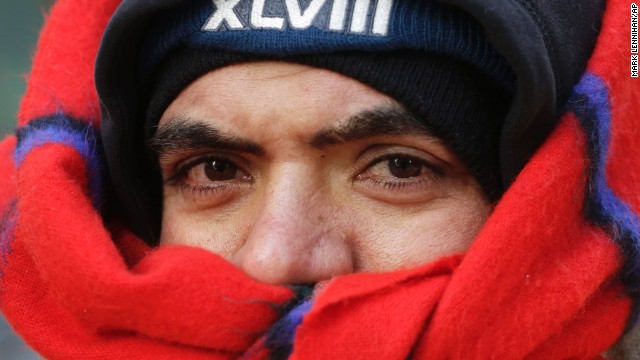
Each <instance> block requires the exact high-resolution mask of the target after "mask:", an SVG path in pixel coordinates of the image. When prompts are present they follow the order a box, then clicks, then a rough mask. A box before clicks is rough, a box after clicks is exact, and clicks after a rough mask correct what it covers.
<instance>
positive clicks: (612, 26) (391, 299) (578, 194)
mask: <svg viewBox="0 0 640 360" xmlns="http://www.w3.org/2000/svg"><path fill="white" fill-rule="evenodd" d="M629 4H630V3H629V2H628V1H623V0H611V1H609V2H608V4H607V11H606V14H605V18H604V23H603V27H602V32H601V35H600V39H599V41H598V44H597V47H596V50H595V53H594V54H593V57H592V58H591V60H590V62H589V65H588V68H587V70H586V72H585V74H584V75H583V77H582V79H581V80H580V82H579V83H578V84H576V86H575V88H574V92H573V95H572V97H571V99H570V100H569V101H568V103H567V106H566V107H565V108H564V109H563V115H562V119H561V121H560V124H559V125H558V127H557V128H556V129H555V131H554V132H553V133H552V134H551V136H550V137H549V138H548V139H547V141H546V142H545V143H544V145H543V146H542V147H541V148H540V149H539V151H538V152H537V153H536V155H535V156H534V157H533V158H532V160H531V161H530V162H529V163H528V164H527V166H526V167H525V168H524V170H523V171H522V172H521V174H520V175H519V176H518V178H517V179H516V181H515V182H514V184H513V185H512V186H511V187H510V188H509V189H508V191H507V192H506V193H505V194H504V196H503V198H502V199H501V200H500V202H499V203H497V205H496V207H495V209H494V211H493V214H492V215H491V216H490V218H489V219H488V220H487V222H486V224H485V226H484V228H483V229H482V230H481V232H480V233H479V235H478V236H477V238H476V240H475V242H474V243H473V245H472V246H471V248H470V249H469V250H468V251H467V252H465V253H464V254H455V255H452V256H450V257H446V258H442V259H439V260H438V261H435V262H433V263H429V264H425V265H422V266H419V267H416V268H411V269H400V270H398V271H393V272H387V273H358V274H351V275H346V276H341V277H337V278H334V279H331V280H328V281H326V282H324V283H322V284H319V285H318V286H316V289H315V291H309V290H308V289H304V288H293V287H284V286H273V285H266V284H262V283H259V282H257V281H255V280H252V279H250V278H249V277H248V276H247V275H245V274H244V273H242V271H240V270H239V269H237V268H235V267H234V266H232V265H231V264H229V263H228V262H226V261H225V260H223V259H222V258H220V257H219V256H217V255H215V254H212V253H210V252H207V251H205V250H202V249H197V248H191V247H182V246H169V247H160V248H149V247H148V246H147V245H145V243H144V242H142V241H141V240H140V239H138V238H137V237H136V236H135V235H133V234H132V233H131V232H130V231H129V230H128V229H127V228H126V226H125V225H124V224H123V223H122V221H120V220H119V217H118V214H117V211H114V210H113V208H114V207H113V206H112V204H110V199H111V195H110V188H109V184H108V182H107V181H106V179H107V174H105V167H104V162H103V159H102V153H101V146H100V138H99V136H98V135H97V134H98V133H99V131H98V127H99V122H100V112H99V103H98V99H97V95H96V93H95V87H94V85H93V63H94V60H95V55H96V52H97V49H98V46H99V43H100V39H101V35H102V33H103V31H104V29H105V27H106V25H107V22H108V20H109V18H110V16H111V14H112V13H113V12H114V10H115V8H116V7H117V6H118V1H117V0H60V1H59V2H58V3H57V4H56V5H55V6H54V9H53V10H52V13H51V15H50V16H49V18H48V21H47V25H46V26H45V28H44V30H43V32H42V35H41V39H40V42H39V44H38V49H37V53H36V56H35V59H34V65H33V70H32V73H31V75H30V78H29V83H28V89H27V93H26V95H25V97H24V99H23V102H22V105H21V110H20V114H19V124H18V131H17V134H16V136H12V137H8V138H6V139H5V140H4V141H3V142H1V143H0V309H1V310H2V312H3V313H4V315H5V316H6V317H7V319H8V321H9V322H10V323H11V324H12V326H13V327H14V329H15V330H16V331H17V332H18V333H19V334H20V335H21V336H22V337H23V338H24V339H25V341H26V342H27V344H28V345H30V346H31V347H33V348H34V349H35V350H36V351H38V352H39V353H40V354H41V355H42V356H44V357H46V358H48V359H103V358H104V359H176V358H181V359H183V358H184V359H237V358H246V359H269V358H271V359H276V358H278V359H280V358H281V359H284V358H290V359H305V360H306V359H409V358H411V359H489V358H496V359H524V358H526V359H570V358H571V359H595V358H601V357H602V354H603V353H604V352H605V351H606V350H607V349H608V348H609V347H611V346H612V345H613V344H614V343H615V342H616V341H617V340H618V339H619V338H620V336H621V335H622V334H623V332H624V331H625V329H627V328H628V327H629V326H630V325H632V324H633V323H634V320H635V314H636V313H637V309H638V300H639V299H640V286H639V285H640V281H639V278H640V256H639V250H638V249H639V248H640V247H639V246H638V244H639V239H640V230H639V229H640V226H638V224H640V222H639V221H638V215H637V214H639V213H640V196H638V194H639V188H640V166H639V165H640V145H639V144H638V142H637V136H638V135H637V133H638V129H639V128H640V127H639V125H640V124H639V122H640V118H639V117H638V115H637V111H638V109H640V82H639V81H637V79H631V78H629V73H628V68H629V56H628V55H629V54H627V53H626V52H625V51H626V50H625V49H627V47H628V45H629V44H628V43H629V41H628V40H629V35H628V34H629V32H628V31H627V30H628V29H629ZM71 19H73V20H71ZM418 240H419V239H417V241H418Z"/></svg>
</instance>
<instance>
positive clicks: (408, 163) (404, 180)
mask: <svg viewBox="0 0 640 360" xmlns="http://www.w3.org/2000/svg"><path fill="white" fill-rule="evenodd" d="M417 153H419V152H418V151H396V152H390V153H383V154H373V155H371V157H372V159H371V160H368V162H367V163H366V164H367V165H366V166H365V167H364V170H363V171H361V172H360V173H359V174H358V175H357V177H356V182H357V183H358V185H359V186H360V187H361V188H363V189H364V190H365V191H367V192H368V194H370V195H371V196H372V197H374V198H378V199H380V200H383V201H387V202H413V201H419V200H421V199H423V198H424V196H426V195H428V194H431V193H432V192H433V191H432V190H433V189H434V187H435V185H436V184H437V182H438V180H440V179H442V178H443V177H445V176H446V173H445V171H444V169H443V167H442V166H441V165H440V164H437V161H436V160H434V159H433V158H432V157H430V156H427V155H426V154H425V155H423V154H417Z"/></svg>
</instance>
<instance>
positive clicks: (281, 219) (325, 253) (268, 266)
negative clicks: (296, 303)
mask: <svg viewBox="0 0 640 360" xmlns="http://www.w3.org/2000/svg"><path fill="white" fill-rule="evenodd" d="M300 178H301V177H300V176H284V178H283V179H279V180H276V181H274V182H273V183H272V184H270V185H269V186H267V190H266V192H265V196H264V198H263V199H262V201H261V205H260V206H259V210H258V215H257V221H256V222H255V223H254V224H253V226H252V228H251V230H250V232H249V234H248V236H247V239H246V241H245V243H244V245H243V247H242V248H241V249H240V251H239V252H238V253H237V254H236V258H235V261H234V262H235V263H236V264H237V265H239V266H240V268H241V269H242V270H243V271H244V272H245V273H247V274H248V275H249V276H251V277H253V278H254V279H256V280H259V281H262V282H264V283H268V284H277V285H291V284H310V283H317V282H319V281H321V280H326V279H329V278H332V277H334V276H337V275H343V274H347V273H351V272H353V270H354V264H353V259H352V258H353V257H352V249H351V245H350V241H349V237H350V236H349V229H348V227H347V226H343V225H341V223H342V222H341V221H339V217H340V216H339V212H340V211H339V210H336V204H333V203H332V200H331V198H332V197H331V196H328V194H326V193H324V192H323V191H321V190H318V186H315V185H317V184H314V183H313V182H307V183H304V182H301V181H295V180H294V179H300Z"/></svg>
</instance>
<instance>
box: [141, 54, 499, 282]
mask: <svg viewBox="0 0 640 360" xmlns="http://www.w3.org/2000/svg"><path fill="white" fill-rule="evenodd" d="M152 144H153V146H154V147H155V148H156V149H157V150H158V151H159V154H160V164H161V168H162V173H163V178H164V209H163V217H162V235H161V239H160V244H161V245H172V244H184V245H191V246H197V247H201V248H204V249H207V250H210V251H212V252H214V253H217V254H220V255H221V256H223V257H224V258H226V259H227V260H229V261H230V262H232V263H234V264H235V265H237V266H238V267H240V268H241V269H242V270H244V271H245V272H246V273H247V274H248V275H250V276H252V277H253V278H255V279H257V280H260V281H263V282H266V283H272V284H308V283H316V282H319V281H321V280H325V279H329V278H331V277H334V276H337V275H342V274H348V273H353V272H362V271H369V272H371V271H373V272H378V271H389V270H394V269H399V268H407V267H413V266H416V265H419V264H423V263H426V262H429V261H431V260H435V259H437V258H439V257H442V256H444V255H450V254H454V253H458V252H462V251H464V250H466V249H467V248H468V247H469V246H470V244H471V242H472V241H473V239H474V237H475V235H476V233H477V231H478V230H479V229H480V227H481V226H482V225H483V223H484V221H485V219H486V218H487V216H488V214H489V212H490V210H491V205H490V204H489V203H488V201H487V200H486V198H485V196H484V194H483V192H482V190H481V189H480V186H479V185H478V183H477V182H476V180H475V179H474V178H473V177H472V176H471V175H470V174H469V172H468V170H467V168H466V167H465V165H464V164H463V163H462V162H461V161H460V160H459V159H458V158H457V157H456V156H455V155H454V153H453V152H452V151H451V150H450V149H449V148H448V147H447V146H446V145H445V144H444V143H443V142H442V141H441V140H440V139H438V138H436V137H434V136H433V135H431V134H430V133H429V132H428V131H427V130H426V129H425V128H424V127H423V126H422V125H421V124H420V123H419V122H418V121H417V120H416V119H414V118H413V117H412V116H411V115H409V114H407V113H406V112H405V111H404V110H403V108H402V107H401V106H400V105H399V104H398V103H397V102H395V101H394V100H393V99H392V98H390V97H388V96H385V95H383V94H381V93H379V92H377V91H375V90H373V89H372V88H370V87H368V86H366V85H363V84H362V83H359V82H357V81H355V80H353V79H350V78H347V77H345V76H342V75H340V74H337V73H334V72H330V71H327V70H321V69H317V68H311V67H306V66H302V65H294V64H286V63H279V62H257V63H247V64H241V65H234V66H229V67H225V68H222V69H219V70H216V71H213V72H210V73H208V74H206V75H204V76H202V77H200V78H199V79H198V80H196V81H195V82H193V83H192V84H191V85H190V86H188V87H187V88H186V89H185V90H184V91H183V92H182V93H181V94H180V95H179V96H178V97H177V98H176V99H175V100H174V101H173V103H172V104H171V105H170V106H169V107H168V108H167V110H166V112H165V113H164V115H163V116H162V119H161V120H160V123H159V128H158V131H157V133H156V135H155V137H154V139H153V140H152Z"/></svg>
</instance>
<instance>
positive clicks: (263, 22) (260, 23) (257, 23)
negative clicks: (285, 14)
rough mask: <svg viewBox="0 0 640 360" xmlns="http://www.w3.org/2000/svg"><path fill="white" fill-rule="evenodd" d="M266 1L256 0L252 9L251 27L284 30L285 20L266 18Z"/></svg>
mask: <svg viewBox="0 0 640 360" xmlns="http://www.w3.org/2000/svg"><path fill="white" fill-rule="evenodd" d="M264 1H265V0H255V1H254V2H253V6H252V7H251V25H252V26H253V27H255V28H258V29H275V30H282V29H284V19H283V18H279V17H266V16H264V15H263V14H264Z"/></svg>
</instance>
